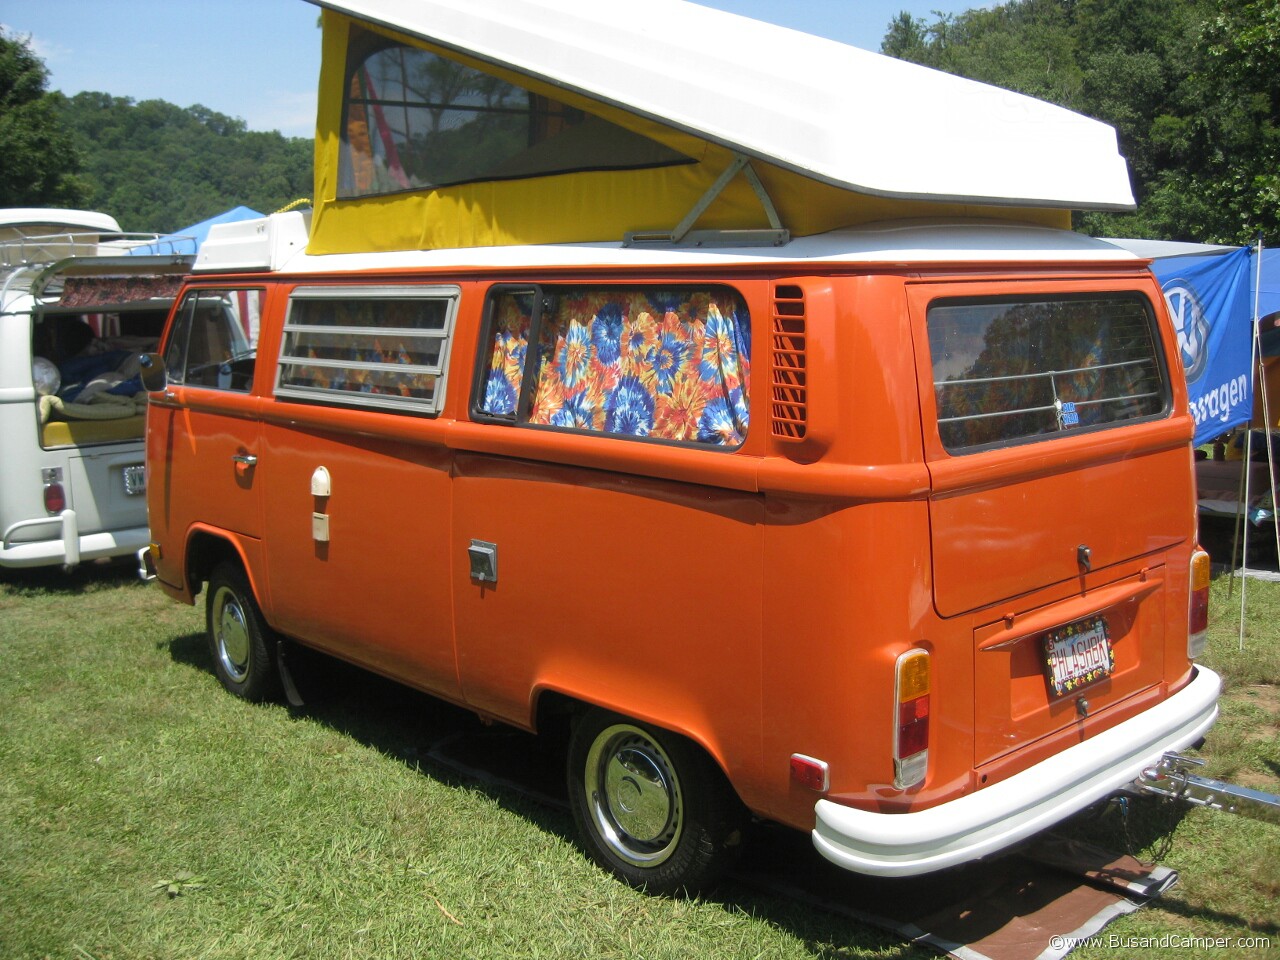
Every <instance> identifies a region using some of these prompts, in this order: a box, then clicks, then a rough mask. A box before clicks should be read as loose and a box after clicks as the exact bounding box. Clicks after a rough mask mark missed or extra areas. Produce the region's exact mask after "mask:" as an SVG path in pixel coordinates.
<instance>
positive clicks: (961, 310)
mask: <svg viewBox="0 0 1280 960" xmlns="http://www.w3.org/2000/svg"><path fill="white" fill-rule="evenodd" d="M928 327H929V351H930V355H931V357H932V361H933V380H934V384H933V386H934V392H935V395H936V397H937V403H938V432H939V433H940V434H941V437H942V443H943V446H945V447H946V449H947V450H948V451H950V452H952V453H957V452H971V451H974V450H978V449H983V448H988V447H992V446H1000V445H1004V444H1010V443H1018V442H1026V441H1030V440H1034V439H1048V438H1051V437H1055V436H1059V435H1061V434H1063V433H1068V432H1071V431H1075V430H1088V429H1096V428H1101V427H1105V426H1108V425H1115V424H1122V423H1127V422H1130V421H1134V420H1141V419H1144V418H1148V417H1153V416H1157V415H1159V414H1161V413H1162V412H1164V410H1165V409H1166V408H1167V403H1168V386H1167V384H1166V382H1165V377H1164V370H1163V367H1162V365H1161V364H1160V362H1159V360H1158V353H1157V349H1156V343H1157V341H1156V338H1155V334H1154V329H1153V326H1152V315H1151V311H1150V309H1149V307H1148V305H1147V303H1146V301H1145V300H1144V299H1142V298H1141V297H1139V296H1136V295H1103V296H1093V297H1078V298H1076V297H1072V298H1061V299H1042V300H1041V299H1035V300H1033V299H1018V300H1013V299H1009V300H1005V299H1000V300H984V301H974V300H941V301H938V302H936V303H934V304H933V305H932V306H931V307H930V308H929V313H928Z"/></svg>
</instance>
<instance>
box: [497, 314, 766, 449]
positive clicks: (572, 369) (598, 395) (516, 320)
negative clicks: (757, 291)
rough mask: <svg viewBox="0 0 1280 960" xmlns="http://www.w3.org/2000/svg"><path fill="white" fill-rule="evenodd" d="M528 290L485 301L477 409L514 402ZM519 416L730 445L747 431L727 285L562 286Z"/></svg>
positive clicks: (737, 327)
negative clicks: (490, 311)
mask: <svg viewBox="0 0 1280 960" xmlns="http://www.w3.org/2000/svg"><path fill="white" fill-rule="evenodd" d="M532 304H533V295H532V294H529V293H517V294H508V295H504V296H502V297H500V298H499V299H498V301H497V303H496V305H495V307H496V309H495V314H494V320H493V328H492V329H493V352H492V354H491V357H490V363H489V373H488V379H487V382H486V391H485V397H484V400H483V402H482V404H481V409H482V410H483V411H484V412H486V413H489V414H493V415H510V414H513V413H514V412H515V410H516V407H517V403H518V398H519V394H520V387H521V378H522V375H523V371H524V361H525V358H526V354H527V351H528V340H529V322H530V315H531V312H532ZM536 362H537V364H538V367H537V371H538V375H537V379H536V382H535V384H534V388H533V397H532V403H531V409H530V410H529V411H528V412H527V421H528V422H529V423H537V424H547V425H550V426H557V427H569V428H574V429H579V430H592V431H600V432H604V433H613V434H623V435H627V436H636V437H651V438H655V439H661V440H683V441H694V442H698V443H706V444H714V445H722V446H736V445H737V444H739V443H741V442H742V441H743V439H744V438H745V437H746V433H747V426H748V422H749V419H750V415H749V411H748V377H749V373H750V367H751V336H750V323H749V318H748V315H747V309H746V305H745V304H744V303H743V302H742V301H741V299H739V298H738V297H737V295H736V294H734V293H733V292H732V291H729V290H721V289H716V290H600V289H575V290H566V291H563V292H561V293H560V294H559V295H558V296H557V297H556V298H555V300H554V306H553V307H552V308H551V309H550V311H549V313H548V314H547V315H545V316H544V317H543V318H542V323H541V335H540V337H539V344H538V351H537V357H536Z"/></svg>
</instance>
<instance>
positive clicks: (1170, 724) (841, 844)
mask: <svg viewBox="0 0 1280 960" xmlns="http://www.w3.org/2000/svg"><path fill="white" fill-rule="evenodd" d="M1195 670H1196V672H1195V676H1193V677H1192V679H1191V682H1190V683H1188V684H1187V685H1186V686H1185V687H1183V688H1182V689H1181V690H1179V691H1178V692H1177V693H1176V694H1174V695H1173V696H1172V697H1170V698H1168V699H1167V700H1165V701H1163V702H1161V703H1159V704H1157V705H1156V706H1154V707H1152V708H1150V709H1149V710H1145V711H1143V712H1142V713H1140V714H1138V715H1137V716H1136V717H1133V718H1131V719H1129V720H1126V721H1125V722H1124V723H1122V724H1120V725H1119V726H1116V727H1112V728H1111V729H1109V730H1105V731H1103V732H1102V733H1100V734H1098V735H1097V736H1095V737H1091V738H1090V739H1089V740H1086V741H1085V742H1084V743H1080V744H1076V745H1075V746H1073V747H1068V748H1067V749H1066V750H1063V751H1062V752H1061V753H1056V754H1054V755H1053V756H1052V757H1050V758H1049V759H1047V760H1044V761H1042V762H1041V763H1038V764H1036V765H1035V766H1034V767H1031V768H1029V769H1027V770H1023V771H1022V772H1021V773H1018V774H1015V775H1014V776H1012V777H1010V778H1009V779H1008V780H1002V781H1001V782H999V783H996V784H993V785H992V786H989V787H984V788H983V789H981V790H978V791H977V792H976V793H972V794H968V795H967V796H964V797H961V798H959V799H957V800H952V801H950V802H948V803H943V804H939V805H938V806H936V807H930V808H928V809H926V810H919V811H915V812H912V813H876V812H873V811H868V810H857V809H854V808H853V807H846V806H842V805H841V804H838V803H832V802H831V801H829V800H819V801H818V803H817V807H816V813H817V825H816V826H815V827H814V830H813V843H814V846H815V847H817V848H818V851H819V852H820V853H821V854H822V855H823V856H824V857H826V858H827V859H828V860H830V861H832V862H833V863H836V864H838V865H840V866H842V867H844V868H845V869H847V870H852V871H854V872H855V873H866V874H871V875H873V876H880V877H906V876H913V875H915V874H920V873H929V872H931V871H934V870H941V869H944V868H946V867H951V866H955V865H956V864H959V863H964V862H966V861H969V860H976V859H978V858H979V857H984V856H987V855H988V854H992V853H996V852H998V851H1000V850H1004V849H1005V848H1007V847H1010V846H1012V845H1013V844H1015V843H1017V842H1018V841H1020V840H1024V839H1026V838H1027V837H1029V836H1032V835H1033V834H1036V833H1039V832H1040V831H1042V830H1045V829H1047V828H1048V827H1050V826H1052V825H1053V824H1055V823H1057V822H1058V821H1059V820H1063V819H1065V818H1066V817H1069V816H1071V815H1072V814H1074V813H1077V812H1078V811H1080V810H1082V809H1084V808H1085V807H1087V806H1089V805H1090V804H1092V803H1094V802H1096V801H1098V800H1102V799H1104V798H1105V797H1108V796H1110V795H1111V794H1113V793H1115V792H1116V791H1118V790H1120V789H1121V788H1123V787H1125V786H1126V785H1128V784H1129V783H1131V782H1132V781H1134V780H1135V779H1137V777H1138V776H1139V774H1141V773H1142V770H1143V768H1144V767H1147V766H1150V765H1151V764H1153V763H1156V762H1158V761H1159V759H1160V758H1161V756H1163V755H1164V754H1165V753H1167V752H1169V751H1174V750H1181V749H1185V748H1186V747H1188V746H1190V745H1192V744H1195V743H1198V742H1199V741H1200V739H1201V738H1203V737H1204V735H1205V733H1206V732H1207V731H1208V730H1209V728H1210V727H1211V726H1213V722H1214V720H1215V719H1216V718H1217V716H1218V693H1219V691H1220V690H1221V688H1222V681H1221V680H1220V679H1219V677H1218V675H1217V674H1216V673H1214V672H1213V671H1212V670H1208V669H1206V668H1204V667H1201V666H1197V667H1196V668H1195Z"/></svg>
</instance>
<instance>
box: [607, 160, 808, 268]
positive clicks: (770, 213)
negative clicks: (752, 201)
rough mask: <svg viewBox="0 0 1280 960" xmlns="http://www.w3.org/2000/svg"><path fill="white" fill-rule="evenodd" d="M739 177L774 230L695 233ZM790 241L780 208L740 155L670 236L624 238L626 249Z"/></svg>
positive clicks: (640, 233)
mask: <svg viewBox="0 0 1280 960" xmlns="http://www.w3.org/2000/svg"><path fill="white" fill-rule="evenodd" d="M739 173H741V174H742V175H743V176H744V177H746V180H747V183H749V184H750V185H751V189H752V190H753V191H755V195H756V197H757V198H758V199H759V200H760V206H762V207H764V213H765V216H766V217H768V218H769V226H770V228H771V229H767V230H766V229H754V230H753V229H746V230H694V229H693V225H694V224H695V223H697V222H698V218H699V217H701V216H702V215H703V214H704V213H706V212H707V208H708V207H710V206H711V204H713V203H714V202H715V200H716V198H717V197H719V196H720V194H721V193H723V192H724V188H725V187H727V186H728V185H729V184H730V182H732V180H733V178H734V177H736V176H737V175H738V174H739ZM790 240H791V232H790V231H789V230H786V229H784V228H783V226H782V221H781V220H780V219H779V217H778V211H777V208H776V207H774V205H773V200H772V198H770V196H769V192H768V191H767V190H765V188H764V184H763V183H761V182H760V177H759V176H758V175H757V174H756V172H755V170H753V169H752V168H751V161H750V160H748V159H747V158H746V157H745V156H743V155H742V154H740V153H737V154H734V157H733V162H732V163H731V164H729V166H728V167H726V168H725V170H724V172H723V173H721V174H720V176H718V177H717V178H716V182H715V183H713V184H712V185H711V186H710V187H708V188H707V192H706V193H704V194H703V195H702V196H701V197H700V198H699V199H698V202H697V203H695V204H694V205H693V208H692V209H691V210H690V211H689V212H688V213H687V214H685V216H684V219H683V220H681V221H680V222H679V223H678V224H677V225H676V227H675V229H674V230H672V231H670V232H669V233H662V232H656V231H652V230H637V231H628V232H627V233H626V234H625V235H624V236H623V240H622V245H623V246H624V247H633V246H637V245H640V244H669V245H671V246H682V247H703V246H717V247H780V246H782V245H783V244H784V243H788V242H790Z"/></svg>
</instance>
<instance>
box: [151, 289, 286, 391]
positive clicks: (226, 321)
mask: <svg viewBox="0 0 1280 960" xmlns="http://www.w3.org/2000/svg"><path fill="white" fill-rule="evenodd" d="M262 297H263V291H262V290H260V289H252V288H248V289H226V288H220V289H200V290H191V291H189V292H188V293H187V295H186V296H185V297H183V298H182V302H181V303H180V304H179V306H178V310H177V312H176V313H175V314H174V320H173V326H172V328H171V329H170V331H169V340H168V343H167V344H166V347H165V355H164V363H165V370H166V371H167V374H168V378H169V382H171V383H181V384H186V385H187V386H190V387H210V388H212V389H215V390H235V391H238V392H242V393H245V392H248V391H249V390H250V389H252V387H253V366H254V360H255V357H256V355H257V346H258V319H259V317H260V315H261V306H262Z"/></svg>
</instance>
